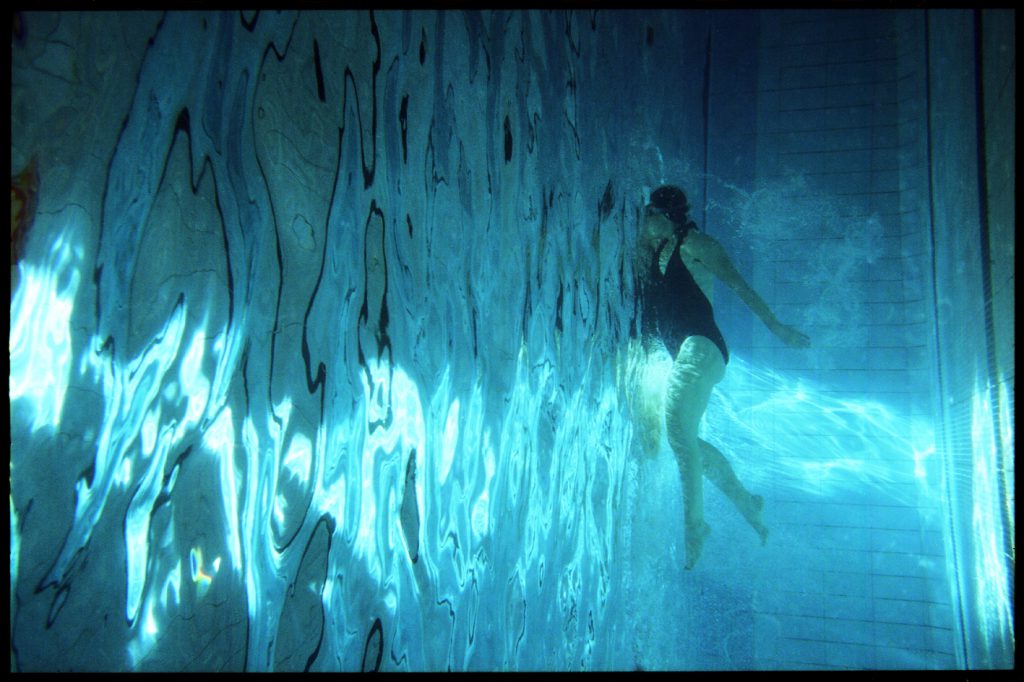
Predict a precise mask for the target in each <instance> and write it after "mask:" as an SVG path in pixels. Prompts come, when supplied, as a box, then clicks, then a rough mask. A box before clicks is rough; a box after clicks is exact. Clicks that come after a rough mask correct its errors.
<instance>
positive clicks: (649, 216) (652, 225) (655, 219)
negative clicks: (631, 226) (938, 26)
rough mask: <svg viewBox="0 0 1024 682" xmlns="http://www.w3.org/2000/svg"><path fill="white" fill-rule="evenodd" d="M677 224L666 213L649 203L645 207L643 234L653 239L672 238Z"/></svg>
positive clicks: (646, 237)
mask: <svg viewBox="0 0 1024 682" xmlns="http://www.w3.org/2000/svg"><path fill="white" fill-rule="evenodd" d="M674 231H675V224H674V223H673V222H672V221H671V220H669V219H668V216H666V215H665V214H664V213H662V212H661V211H660V210H658V209H657V208H655V207H654V206H652V205H650V204H648V205H647V206H646V207H645V208H644V225H643V231H642V232H641V235H642V236H643V237H644V238H645V239H649V240H651V241H663V240H666V239H671V238H672V234H673V233H674Z"/></svg>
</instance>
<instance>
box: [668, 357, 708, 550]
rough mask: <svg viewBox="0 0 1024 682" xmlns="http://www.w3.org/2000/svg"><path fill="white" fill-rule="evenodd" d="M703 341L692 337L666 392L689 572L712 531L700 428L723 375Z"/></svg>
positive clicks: (669, 430)
mask: <svg viewBox="0 0 1024 682" xmlns="http://www.w3.org/2000/svg"><path fill="white" fill-rule="evenodd" d="M703 341H706V343H707V345H710V344H711V342H710V341H707V340H706V339H703V338H702V337H690V338H688V339H687V340H686V341H685V342H684V343H683V344H682V347H681V349H680V351H679V355H678V356H677V358H676V360H675V362H674V363H673V365H672V373H671V375H670V376H669V380H668V388H667V390H666V392H665V431H666V432H667V435H668V442H669V445H671V446H672V451H673V452H674V453H675V455H676V461H677V463H678V465H679V473H680V478H681V479H682V484H683V509H684V522H685V529H686V564H685V566H686V568H687V569H691V568H693V567H694V566H695V565H696V563H697V560H698V559H700V554H701V550H702V549H703V547H704V540H705V539H706V538H707V536H708V534H709V533H710V532H711V527H710V526H709V525H708V524H707V523H705V521H704V463H703V452H702V448H701V447H700V444H699V440H698V439H697V428H698V426H699V425H700V420H701V417H703V415H704V410H705V409H706V408H707V404H708V399H709V398H710V396H711V389H712V387H713V386H714V384H715V382H717V381H718V380H719V379H721V373H720V371H718V368H717V367H716V366H714V364H713V361H714V359H715V358H714V357H711V358H709V350H708V348H707V347H705V346H704V345H703V344H702V342H703ZM711 350H712V351H713V352H714V353H715V354H717V355H718V357H717V361H718V364H721V363H722V360H721V354H719V353H718V350H717V349H715V348H714V347H713V346H712V347H711ZM709 364H710V365H711V366H710V367H709Z"/></svg>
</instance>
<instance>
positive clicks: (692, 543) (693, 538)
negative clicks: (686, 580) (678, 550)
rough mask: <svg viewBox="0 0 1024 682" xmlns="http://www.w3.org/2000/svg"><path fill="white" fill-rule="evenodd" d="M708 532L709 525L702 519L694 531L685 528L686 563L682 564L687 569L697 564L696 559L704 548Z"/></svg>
mask: <svg viewBox="0 0 1024 682" xmlns="http://www.w3.org/2000/svg"><path fill="white" fill-rule="evenodd" d="M710 534H711V526H709V525H708V524H707V523H706V522H704V521H701V522H700V526H699V527H698V528H697V530H696V532H691V531H690V529H689V528H687V530H686V564H685V566H684V568H686V570H687V571H689V570H690V569H691V568H693V567H694V566H696V565H697V560H698V559H700V553H701V550H703V549H704V540H705V539H707V537H708V535H710Z"/></svg>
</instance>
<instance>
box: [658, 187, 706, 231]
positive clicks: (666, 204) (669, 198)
mask: <svg viewBox="0 0 1024 682" xmlns="http://www.w3.org/2000/svg"><path fill="white" fill-rule="evenodd" d="M651 205H652V206H654V208H656V209H658V210H659V211H661V212H662V213H664V214H665V215H666V216H667V217H668V219H669V220H671V221H672V222H673V223H674V224H675V228H676V230H675V231H676V233H678V234H679V235H680V236H685V234H686V233H687V232H689V231H690V230H691V229H696V228H697V226H696V225H695V224H694V223H693V222H692V221H690V218H689V215H688V214H689V212H690V204H689V202H687V201H686V194H684V193H683V190H681V189H679V188H678V187H676V186H675V185H662V186H661V187H659V188H658V189H656V190H654V191H653V192H651Z"/></svg>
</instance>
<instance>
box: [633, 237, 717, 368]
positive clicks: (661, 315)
mask: <svg viewBox="0 0 1024 682" xmlns="http://www.w3.org/2000/svg"><path fill="white" fill-rule="evenodd" d="M662 248H665V247H664V246H662ZM660 256H661V251H660V250H659V251H658V253H657V254H656V255H655V257H654V259H653V262H652V263H651V269H650V271H649V272H648V275H647V279H646V280H644V281H642V282H641V284H640V299H641V301H642V303H641V306H642V314H643V322H642V324H641V330H640V331H641V333H642V334H643V336H644V337H650V336H653V337H656V338H660V339H661V340H662V341H663V342H664V343H665V347H666V348H668V352H669V353H670V354H672V356H673V358H674V357H675V354H676V353H678V352H679V347H680V346H681V345H682V343H683V341H685V340H686V337H688V336H705V337H707V338H709V339H711V341H712V342H713V343H714V344H715V345H716V346H718V350H720V351H722V358H723V359H724V360H725V361H726V362H729V350H728V349H727V348H726V346H725V337H723V336H722V332H721V331H719V329H718V325H717V324H715V314H714V311H713V310H712V309H711V302H710V301H708V299H707V296H705V295H704V292H703V291H701V290H700V286H699V285H698V284H697V281H696V280H694V279H693V275H691V274H690V271H689V270H688V269H687V267H686V265H684V264H683V259H682V258H681V257H680V256H679V248H678V247H677V248H674V249H673V250H672V257H671V258H669V260H668V267H667V268H665V274H664V275H662V274H661V270H660V268H659V267H658V263H659V261H660V260H661V258H660Z"/></svg>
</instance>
